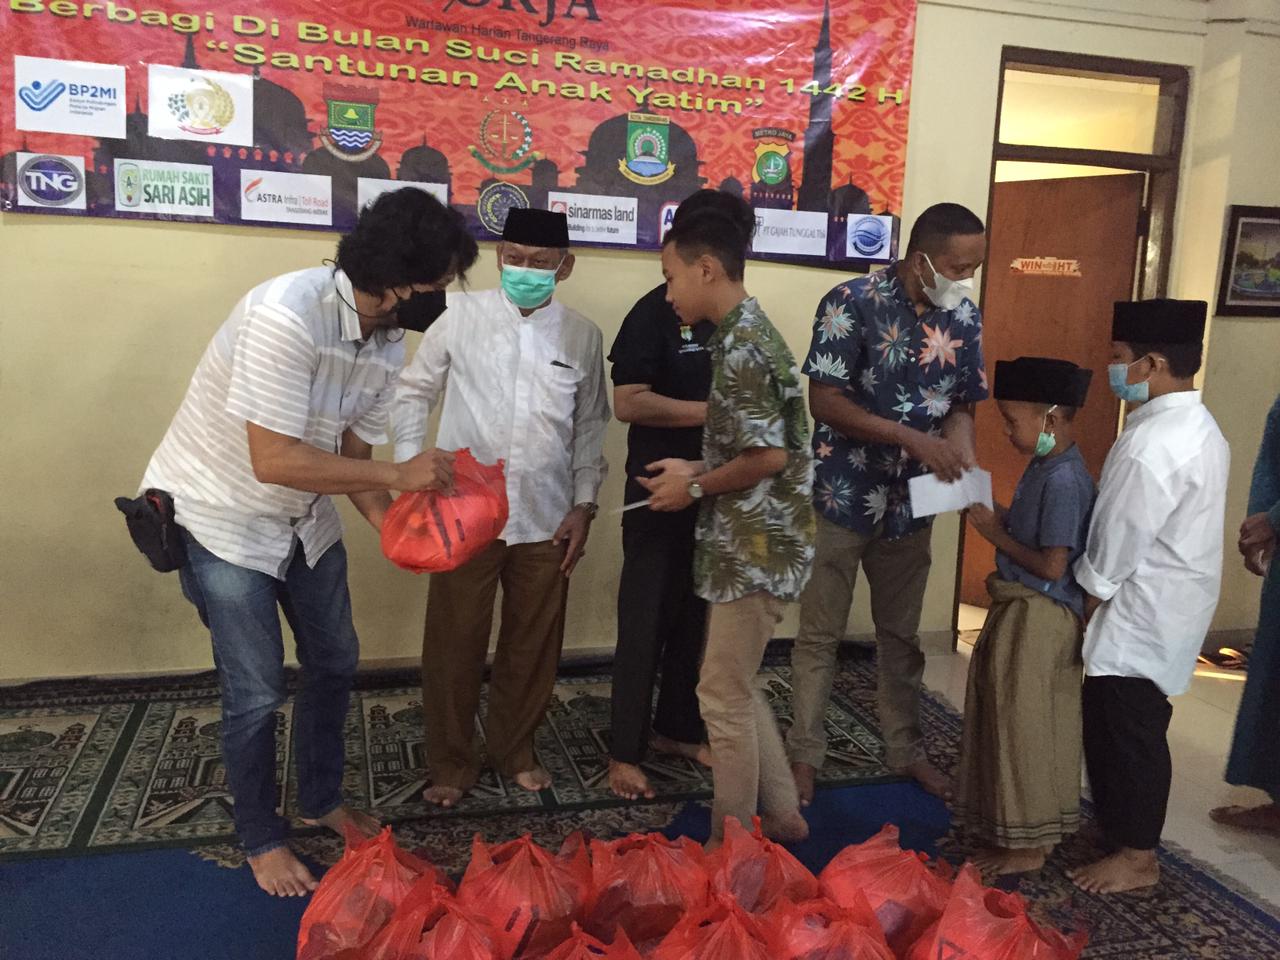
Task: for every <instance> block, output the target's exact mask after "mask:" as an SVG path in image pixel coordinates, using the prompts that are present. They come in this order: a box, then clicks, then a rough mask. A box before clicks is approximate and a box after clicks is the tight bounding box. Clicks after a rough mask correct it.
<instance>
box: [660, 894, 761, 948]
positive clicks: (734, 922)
mask: <svg viewBox="0 0 1280 960" xmlns="http://www.w3.org/2000/svg"><path fill="white" fill-rule="evenodd" d="M652 960H773V955H772V954H771V953H770V952H769V944H768V941H767V940H766V939H765V935H764V929H763V928H762V927H761V925H760V921H759V920H758V919H757V918H756V917H753V916H752V915H751V914H749V913H747V912H746V911H745V910H743V909H742V907H740V906H739V905H738V902H737V901H736V900H734V899H733V897H730V896H727V895H725V894H718V895H716V896H714V897H712V899H711V902H710V903H709V904H708V905H707V906H706V907H705V908H704V909H702V910H698V911H695V912H694V913H690V914H686V915H685V918H684V919H683V920H681V921H680V922H679V923H677V924H676V926H675V929H674V930H672V931H671V932H670V933H669V934H667V937H666V939H665V940H663V941H662V943H661V944H659V945H658V949H657V950H655V951H654V953H653V958H652Z"/></svg>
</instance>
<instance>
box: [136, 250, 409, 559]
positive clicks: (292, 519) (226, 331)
mask: <svg viewBox="0 0 1280 960" xmlns="http://www.w3.org/2000/svg"><path fill="white" fill-rule="evenodd" d="M344 301H345V302H344ZM354 302H355V300H354V295H353V292H352V289H351V281H350V280H348V279H347V276H346V274H344V273H343V272H342V271H340V270H338V271H334V270H331V269H330V268H328V267H315V268H313V269H310V270H299V271H297V272H296V273H288V274H285V275H284V276H280V277H276V278H275V279H273V280H268V281H267V282H266V283H263V284H261V285H259V286H257V287H254V288H253V289H252V290H250V291H249V292H248V293H247V294H245V296H244V298H243V299H241V301H240V302H239V303H238V304H236V306H235V309H233V310H232V311H231V316H230V317H228V318H227V321H226V322H225V323H224V324H223V325H222V327H221V328H220V329H219V330H218V332H217V333H216V334H215V335H214V337H213V340H212V342H210V344H209V346H208V348H207V349H206V350H205V353H204V356H203V357H202V358H201V360H200V363H199V365H198V366H197V367H196V372H195V375H194V376H193V377H192V378H191V385H190V386H189V387H188V388H187V395H186V397H185V398H184V399H183V401H182V406H180V407H179V408H178V412H177V414H175V416H174V418H173V422H172V423H171V424H170V425H169V430H168V432H167V433H165V436H164V439H163V440H162V441H161V442H160V446H159V448H158V449H157V450H156V452H155V454H154V455H153V456H152V458H151V463H150V464H149V465H148V467H147V472H146V475H145V476H144V477H143V479H142V488H143V489H145V488H147V487H157V488H159V489H161V490H167V491H168V492H169V493H170V494H171V495H172V496H173V499H174V503H175V506H176V516H177V521H178V523H179V524H181V525H182V526H183V527H185V528H186V529H187V530H188V531H189V532H190V533H191V535H192V536H193V537H195V538H196V540H198V541H199V542H200V544H201V545H202V546H203V547H205V549H207V550H208V551H209V552H210V553H213V554H214V555H215V556H218V557H221V558H222V559H223V560H226V561H227V562H228V563H234V564H236V565H238V566H242V567H247V568H249V569H250V570H257V571H260V572H262V573H265V574H268V575H270V576H273V577H276V578H278V579H283V578H284V572H285V570H286V569H287V568H288V565H289V562H290V561H291V559H292V557H293V551H294V546H295V538H296V541H297V542H301V544H302V547H303V550H304V552H305V557H306V560H307V563H308V564H309V565H311V566H312V567H314V566H315V565H316V563H317V562H318V561H319V560H320V557H321V556H323V555H324V552H325V551H326V550H328V549H329V548H330V547H331V546H333V545H334V544H335V543H337V542H338V540H339V539H340V538H341V536H342V525H341V522H340V521H339V519H338V511H337V509H336V508H335V507H334V505H333V501H332V500H331V499H330V498H329V497H328V496H324V495H318V494H314V493H308V492H306V491H304V490H295V489H293V488H291V487H283V486H278V485H276V484H270V483H259V482H258V480H257V479H256V478H255V477H254V475H253V465H252V463H251V462H250V459H249V435H248V430H247V423H255V424H257V425H258V426H260V427H264V428H266V429H267V430H272V431H274V432H276V433H282V434H284V435H286V436H290V437H296V438H298V439H299V440H301V441H303V442H304V443H309V444H311V446H313V447H317V448H319V449H321V450H326V451H329V452H333V453H337V452H338V451H339V450H340V449H341V444H342V435H343V434H344V433H345V432H346V431H347V430H348V429H350V430H352V431H354V432H355V434H356V435H357V436H358V437H360V439H362V440H364V441H365V442H367V443H371V444H378V443H385V442H386V435H385V434H386V420H387V410H388V407H389V404H390V401H391V395H392V391H393V390H394V387H395V380H396V376H397V375H398V374H399V372H400V367H401V366H402V365H403V363H404V346H403V344H401V343H399V342H394V343H389V342H386V341H383V340H381V339H372V340H368V341H364V340H361V339H360V337H361V332H360V318H359V316H358V315H357V314H356V312H355V310H354V309H353V307H352V306H350V305H351V304H353V303H354Z"/></svg>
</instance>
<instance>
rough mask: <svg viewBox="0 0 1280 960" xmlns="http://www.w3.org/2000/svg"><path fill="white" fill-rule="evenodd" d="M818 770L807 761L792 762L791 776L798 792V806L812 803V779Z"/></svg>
mask: <svg viewBox="0 0 1280 960" xmlns="http://www.w3.org/2000/svg"><path fill="white" fill-rule="evenodd" d="M817 775H818V771H817V770H816V769H815V768H814V767H813V766H812V765H810V764H807V763H793V764H792V765H791V776H793V777H795V781H796V792H798V793H799V794H800V806H802V807H807V806H808V805H809V804H811V803H813V789H814V779H815V778H816V777H817Z"/></svg>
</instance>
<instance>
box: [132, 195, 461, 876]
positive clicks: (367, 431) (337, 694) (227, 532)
mask: <svg viewBox="0 0 1280 960" xmlns="http://www.w3.org/2000/svg"><path fill="white" fill-rule="evenodd" d="M476 252H477V251H476V244H475V241H474V240H472V239H471V237H470V236H469V235H468V234H467V232H466V225H465V223H464V222H463V220H462V217H461V216H460V215H459V214H458V213H457V212H456V211H453V210H450V209H449V208H447V207H445V206H442V205H441V204H440V203H439V202H438V201H436V200H435V199H434V198H433V197H431V196H430V195H429V194H427V193H424V192H423V191H421V190H417V189H414V188H406V189H403V190H398V191H395V192H392V193H387V194H384V195H383V196H382V197H380V198H379V199H378V200H377V201H375V202H374V203H373V204H371V205H370V206H369V207H367V208H366V209H365V210H364V212H363V213H361V215H360V220H359V222H358V223H357V224H356V227H355V229H354V230H353V231H352V232H351V233H350V234H349V235H347V236H345V237H343V238H342V241H341V242H340V243H339V244H338V253H337V263H336V265H335V266H334V267H332V268H330V267H315V268H313V269H310V270H299V271H297V272H296V273H290V274H285V275H284V276H281V277H276V278H274V279H272V280H268V281H267V282H266V283H263V284H261V285H260V286H257V287H255V288H254V289H253V290H250V291H249V292H248V293H247V294H246V295H245V296H244V298H243V299H241V301H240V302H239V303H238V304H237V305H236V307H235V309H234V310H232V311H231V316H230V317H229V318H228V319H227V321H226V322H225V323H224V324H223V325H222V327H221V329H219V330H218V332H217V333H216V334H215V335H214V338H213V341H212V342H211V343H210V344H209V347H208V349H207V350H206V351H205V354H204V357H203V358H202V359H201V360H200V364H199V366H197V367H196V372H195V375H194V376H193V377H192V380H191V385H190V387H189V388H188V390H187V395H186V397H185V399H184V400H183V401H182V406H181V407H180V408H179V409H178V412H177V414H176V415H175V416H174V418H173V422H172V423H171V424H170V426H169V429H168V432H167V433H166V434H165V436H164V439H163V440H162V441H161V443H160V446H159V448H158V449H157V450H156V452H155V454H154V456H153V457H152V458H151V463H150V464H149V465H148V467H147V472H146V476H145V477H144V479H143V481H142V487H143V488H144V489H147V488H157V489H160V490H164V491H167V492H168V493H169V494H171V495H172V497H173V499H174V504H175V508H176V509H175V517H176V520H177V522H178V523H179V524H180V525H181V527H182V538H183V542H184V544H185V546H186V553H187V560H186V563H185V565H184V566H183V567H182V568H181V569H180V577H181V581H182V592H183V594H184V595H185V596H186V597H187V599H188V600H190V601H191V603H192V604H193V605H194V606H195V608H196V610H197V611H198V613H199V615H200V619H201V620H202V621H203V622H204V624H205V626H206V627H208V628H209V632H210V634H211V635H212V639H213V658H214V663H215V665H216V666H217V670H218V681H219V685H220V686H221V691H222V725H221V735H222V755H223V762H224V763H225V765H226V771H227V779H228V783H229V786H230V789H231V794H232V797H233V801H234V811H233V812H234V816H235V824H236V832H237V834H238V835H239V837H240V841H241V843H242V844H243V846H244V848H245V852H246V854H247V855H248V859H249V865H250V866H251V867H252V869H253V873H254V876H255V878H256V879H257V881H258V884H259V886H261V887H262V888H263V889H264V890H266V891H267V892H268V893H272V894H276V895H279V896H304V895H305V894H306V893H307V892H308V891H309V890H313V889H314V888H315V886H316V881H315V879H314V878H313V877H312V876H311V873H310V872H309V871H308V870H307V868H306V867H305V866H303V865H302V863H301V862H299V861H298V859H297V858H296V857H295V856H294V855H293V853H292V852H291V851H290V850H289V848H288V846H286V844H285V836H286V831H287V821H286V820H285V819H284V817H282V816H280V814H279V813H278V809H279V797H278V795H277V794H278V789H277V785H276V774H277V771H276V744H275V740H276V730H277V711H279V709H280V708H281V706H282V705H283V704H284V702H285V698H286V689H285V669H284V642H283V638H282V636H281V630H280V617H279V612H278V611H277V606H279V607H280V608H281V609H283V610H284V614H285V616H286V618H288V620H289V624H290V626H291V627H292V628H293V634H294V638H295V641H296V645H297V655H298V660H299V662H300V664H301V665H302V685H301V689H300V690H299V692H298V696H297V698H296V700H295V702H294V707H293V715H292V726H293V730H294V733H295V744H296V749H295V756H296V758H297V770H298V812H299V813H300V814H301V815H302V816H303V817H305V818H309V819H308V822H312V823H321V824H324V825H325V826H328V827H332V828H333V829H335V830H339V831H341V829H342V827H343V826H344V825H345V824H350V825H352V826H354V827H356V829H358V830H360V831H362V832H366V833H369V832H371V831H373V830H376V828H377V826H378V825H377V823H376V822H375V821H374V820H373V819H372V818H370V817H368V816H367V815H364V814H361V813H357V812H356V811H352V810H349V809H348V808H347V807H346V806H345V805H344V804H343V800H342V793H341V788H342V771H343V756H344V740H343V723H344V721H345V719H346V714H347V703H348V699H349V695H350V691H351V683H352V679H353V677H354V675H355V670H356V665H357V662H358V659H359V645H358V642H357V639H356V633H355V628H354V627H353V625H352V620H351V598H350V594H349V593H348V590H347V558H346V552H345V550H344V549H343V546H342V541H341V537H342V527H341V524H340V522H339V520H338V514H337V511H336V509H335V508H334V505H333V502H332V501H331V500H330V497H329V495H330V494H347V495H348V496H349V497H350V498H351V501H352V502H353V503H354V504H355V505H356V507H357V508H358V509H359V510H360V512H361V514H363V515H364V517H365V518H366V519H367V520H368V521H369V523H370V524H372V525H373V527H374V528H375V529H380V528H381V525H382V518H383V515H384V514H385V512H386V510H387V507H388V506H389V505H390V503H391V497H390V494H389V492H388V491H390V490H428V489H447V488H448V487H449V486H450V485H451V483H452V473H453V467H452V459H453V458H452V455H451V454H445V453H441V452H440V451H437V450H432V451H428V452H426V453H423V454H422V455H421V456H418V457H415V458H413V459H412V460H408V461H406V462H402V463H388V462H385V461H381V462H380V461H375V460H372V459H371V454H372V451H373V446H374V444H378V443H383V442H385V436H384V432H385V424H386V413H387V407H388V405H389V403H390V398H391V393H392V389H393V387H394V383H395V377H396V375H397V374H398V373H399V370H400V367H401V365H402V364H403V361H404V347H403V346H402V345H401V343H400V338H401V337H402V336H403V333H402V332H401V329H398V328H410V329H423V328H424V327H425V326H426V325H427V324H429V323H430V321H431V320H432V319H434V317H435V316H438V315H439V313H440V312H441V310H443V308H444V293H443V290H444V288H445V287H446V286H447V285H448V284H449V283H450V281H451V280H452V279H453V278H454V277H456V276H461V275H462V274H463V273H464V272H465V271H466V270H467V268H468V267H470V266H471V264H472V263H474V262H475V259H476Z"/></svg>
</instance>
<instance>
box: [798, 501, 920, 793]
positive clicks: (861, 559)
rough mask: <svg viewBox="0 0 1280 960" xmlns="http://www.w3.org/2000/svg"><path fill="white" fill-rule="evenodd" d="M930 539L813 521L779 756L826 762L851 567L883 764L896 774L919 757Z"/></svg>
mask: <svg viewBox="0 0 1280 960" xmlns="http://www.w3.org/2000/svg"><path fill="white" fill-rule="evenodd" d="M931 535H932V530H922V531H920V532H919V533H914V534H911V535H910V536H907V537H903V538H902V539H900V540H885V539H882V538H881V537H879V536H874V535H873V536H865V535H863V534H858V533H854V532H853V531H852V530H848V529H846V528H845V527H842V526H840V525H838V524H835V523H832V522H831V521H830V520H827V519H825V518H823V517H819V518H818V538H817V548H816V553H815V556H814V560H813V575H812V576H811V577H810V579H809V584H808V586H806V587H805V591H804V594H803V595H802V596H801V598H800V632H799V634H798V635H797V637H796V642H795V648H794V649H793V650H792V653H791V685H792V689H793V703H792V709H793V712H794V721H793V722H792V725H791V729H790V731H789V732H788V734H787V752H788V754H789V756H790V758H791V761H792V762H793V763H807V764H809V765H810V766H812V767H814V768H821V767H822V761H823V759H824V758H825V757H826V752H827V731H826V714H827V702H828V701H829V700H830V698H831V681H832V679H833V678H834V677H835V672H836V654H837V652H838V649H839V645H840V641H841V639H842V638H843V637H844V632H845V626H846V624H847V623H848V622H849V608H850V606H851V605H852V603H853V587H854V584H855V582H856V581H857V577H858V566H859V565H861V566H862V569H863V570H864V571H865V573H866V575H867V584H868V586H870V587H871V619H872V621H873V622H874V623H875V628H876V653H877V666H878V670H879V675H878V677H877V684H876V689H877V702H878V707H879V713H880V731H881V735H882V736H883V737H884V741H885V762H886V763H887V764H888V766H889V767H890V768H892V769H895V770H900V769H901V768H903V767H905V766H908V765H909V764H911V763H913V762H915V761H916V760H919V759H922V758H923V756H924V753H923V747H922V734H921V732H920V683H921V679H922V678H923V676H924V653H923V652H921V650H920V636H919V631H920V611H921V609H922V608H923V607H924V590H925V584H926V583H927V582H928V580H929V563H930V552H929V546H930V537H931Z"/></svg>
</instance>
